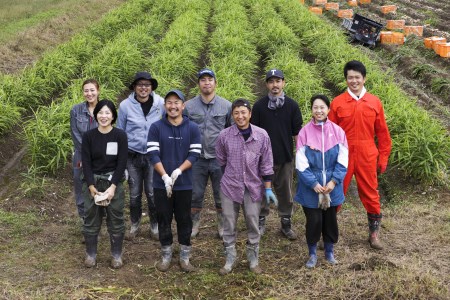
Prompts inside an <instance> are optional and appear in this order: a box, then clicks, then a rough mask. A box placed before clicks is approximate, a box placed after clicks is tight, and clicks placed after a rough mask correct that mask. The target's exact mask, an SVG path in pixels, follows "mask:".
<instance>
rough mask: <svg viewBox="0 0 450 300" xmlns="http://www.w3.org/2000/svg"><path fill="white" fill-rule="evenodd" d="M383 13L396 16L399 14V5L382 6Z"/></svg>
mask: <svg viewBox="0 0 450 300" xmlns="http://www.w3.org/2000/svg"><path fill="white" fill-rule="evenodd" d="M381 12H382V13H383V14H387V13H393V14H395V13H396V12H397V5H384V6H381Z"/></svg>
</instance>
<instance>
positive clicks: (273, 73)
mask: <svg viewBox="0 0 450 300" xmlns="http://www.w3.org/2000/svg"><path fill="white" fill-rule="evenodd" d="M271 77H277V78H281V79H284V74H283V71H281V70H278V69H271V70H269V71H268V72H267V74H266V81H267V80H269V79H270V78H271Z"/></svg>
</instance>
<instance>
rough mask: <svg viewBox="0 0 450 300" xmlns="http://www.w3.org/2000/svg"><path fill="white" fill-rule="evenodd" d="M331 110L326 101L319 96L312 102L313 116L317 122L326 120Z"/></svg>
mask: <svg viewBox="0 0 450 300" xmlns="http://www.w3.org/2000/svg"><path fill="white" fill-rule="evenodd" d="M329 111H330V108H329V107H328V106H327V104H326V103H325V101H323V100H322V99H319V98H318V99H316V100H314V102H313V104H312V116H313V118H314V121H315V122H316V123H318V122H324V121H326V119H327V116H328V112H329Z"/></svg>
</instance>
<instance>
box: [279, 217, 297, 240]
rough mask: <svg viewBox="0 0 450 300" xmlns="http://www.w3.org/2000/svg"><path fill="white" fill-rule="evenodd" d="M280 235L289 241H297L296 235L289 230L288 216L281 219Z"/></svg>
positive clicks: (289, 221)
mask: <svg viewBox="0 0 450 300" xmlns="http://www.w3.org/2000/svg"><path fill="white" fill-rule="evenodd" d="M281 233H283V235H284V236H285V237H287V238H288V239H289V240H291V241H292V240H296V239H297V234H296V233H295V232H294V231H293V230H292V229H291V217H290V216H283V217H281Z"/></svg>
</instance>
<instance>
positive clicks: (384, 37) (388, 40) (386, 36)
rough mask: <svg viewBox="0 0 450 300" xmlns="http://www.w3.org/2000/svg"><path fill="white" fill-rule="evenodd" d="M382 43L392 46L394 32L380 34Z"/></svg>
mask: <svg viewBox="0 0 450 300" xmlns="http://www.w3.org/2000/svg"><path fill="white" fill-rule="evenodd" d="M380 43H382V44H392V32H391V31H381V32H380Z"/></svg>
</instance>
